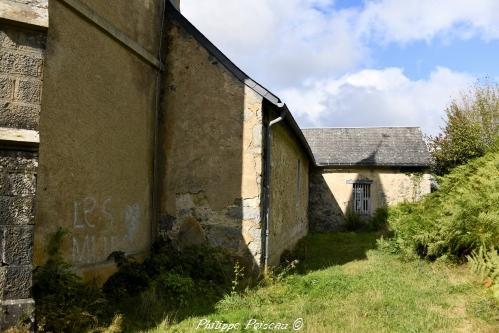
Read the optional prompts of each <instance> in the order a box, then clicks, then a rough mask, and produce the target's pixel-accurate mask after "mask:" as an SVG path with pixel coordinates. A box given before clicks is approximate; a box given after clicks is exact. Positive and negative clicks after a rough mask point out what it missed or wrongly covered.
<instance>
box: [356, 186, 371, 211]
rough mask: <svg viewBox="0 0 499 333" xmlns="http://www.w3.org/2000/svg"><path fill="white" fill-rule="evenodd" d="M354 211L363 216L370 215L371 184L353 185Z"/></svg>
mask: <svg viewBox="0 0 499 333" xmlns="http://www.w3.org/2000/svg"><path fill="white" fill-rule="evenodd" d="M352 197H353V211H354V212H356V213H358V214H361V215H369V214H370V211H371V184H365V183H354V184H353V195H352Z"/></svg>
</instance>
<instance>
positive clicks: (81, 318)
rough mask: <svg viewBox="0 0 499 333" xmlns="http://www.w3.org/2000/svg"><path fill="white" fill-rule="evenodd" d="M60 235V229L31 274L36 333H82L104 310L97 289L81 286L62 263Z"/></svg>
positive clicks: (78, 280) (62, 234) (81, 283)
mask: <svg viewBox="0 0 499 333" xmlns="http://www.w3.org/2000/svg"><path fill="white" fill-rule="evenodd" d="M64 235H65V232H64V231H63V230H62V229H60V230H59V231H57V232H56V233H55V235H54V236H53V237H52V238H51V240H50V241H49V245H48V247H47V254H48V260H47V262H46V263H45V265H43V266H41V267H37V268H36V269H35V271H34V273H33V297H34V299H35V302H36V307H35V316H36V320H37V328H38V330H37V331H38V332H86V331H87V330H88V329H89V328H90V327H93V326H95V325H96V324H97V323H98V317H99V316H100V315H102V313H103V311H104V309H105V303H106V302H105V299H104V298H103V295H102V293H101V291H100V289H99V288H98V287H97V286H95V285H93V284H85V283H83V281H82V280H81V278H80V277H79V276H77V275H76V274H74V273H73V272H72V271H71V266H70V265H69V264H68V263H66V262H65V261H64V260H63V258H62V255H61V253H60V250H59V249H60V245H61V242H62V239H63V237H64Z"/></svg>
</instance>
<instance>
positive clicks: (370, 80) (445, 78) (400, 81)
mask: <svg viewBox="0 0 499 333" xmlns="http://www.w3.org/2000/svg"><path fill="white" fill-rule="evenodd" d="M473 81H474V79H473V77H471V76H470V75H468V74H465V73H459V72H453V71H451V70H450V69H447V68H444V67H437V68H436V69H435V70H434V71H433V72H432V73H431V74H430V76H429V77H428V78H427V79H423V80H414V81H413V80H410V79H409V78H408V77H406V76H405V75H404V73H403V71H402V69H400V68H386V69H382V70H362V71H359V72H356V73H352V74H347V75H344V76H342V77H340V78H339V79H328V80H321V81H317V82H313V83H308V84H304V85H302V86H300V87H297V88H290V89H285V90H282V91H281V92H280V96H281V98H283V100H285V101H286V102H287V104H288V106H289V107H290V109H291V110H293V114H294V115H295V117H296V118H297V119H298V121H299V123H300V124H301V125H303V126H306V127H316V126H321V127H327V126H331V127H342V126H420V127H422V129H423V131H424V132H426V133H428V134H436V133H437V132H438V130H439V127H440V126H441V125H442V115H443V110H444V109H445V107H446V106H447V105H448V103H449V102H450V100H451V98H456V97H458V96H459V92H460V91H462V90H463V89H465V88H467V87H468V86H469V85H470V84H471V83H472V82H473Z"/></svg>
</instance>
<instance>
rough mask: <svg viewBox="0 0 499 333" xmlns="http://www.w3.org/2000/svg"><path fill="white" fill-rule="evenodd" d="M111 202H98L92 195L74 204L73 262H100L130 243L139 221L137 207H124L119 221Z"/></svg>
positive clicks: (139, 207)
mask: <svg viewBox="0 0 499 333" xmlns="http://www.w3.org/2000/svg"><path fill="white" fill-rule="evenodd" d="M112 203H113V200H112V198H111V197H106V198H104V199H103V200H100V201H99V200H97V199H96V198H95V197H93V196H88V197H85V198H83V199H82V200H77V201H74V202H73V237H72V257H73V263H77V264H91V263H95V262H98V261H103V260H105V259H106V258H107V256H108V255H109V254H110V253H111V252H113V251H117V250H124V249H126V248H127V247H129V245H130V244H133V241H134V240H135V238H136V234H137V231H138V228H139V226H140V223H141V220H142V214H141V206H140V204H138V203H134V204H131V205H126V206H125V207H124V208H123V210H122V214H121V216H122V219H121V220H120V219H116V218H115V216H116V215H115V214H113V212H115V211H116V207H114V209H112V208H113V207H112Z"/></svg>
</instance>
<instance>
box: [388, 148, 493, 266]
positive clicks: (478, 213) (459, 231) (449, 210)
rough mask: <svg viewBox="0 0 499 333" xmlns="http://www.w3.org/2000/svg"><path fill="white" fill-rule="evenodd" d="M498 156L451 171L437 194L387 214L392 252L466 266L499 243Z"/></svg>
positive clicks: (399, 206)
mask: <svg viewBox="0 0 499 333" xmlns="http://www.w3.org/2000/svg"><path fill="white" fill-rule="evenodd" d="M498 176H499V152H497V151H492V152H490V153H488V154H487V155H485V156H483V157H481V158H479V159H476V160H474V161H471V162H470V163H468V164H467V165H464V166H460V167H457V168H455V169H454V170H453V171H452V172H451V173H450V174H448V175H447V176H445V177H442V178H441V179H440V180H439V181H440V183H441V186H440V189H439V190H438V191H436V192H434V193H432V194H430V195H428V196H426V197H424V198H423V199H422V200H421V201H419V202H417V203H402V204H399V205H397V206H395V207H392V208H390V209H389V216H388V222H389V226H390V228H391V230H392V231H393V232H394V234H395V237H394V238H393V239H392V240H391V241H390V242H391V246H390V249H391V250H392V251H393V250H396V251H398V252H401V253H403V254H406V255H408V256H412V255H413V254H417V255H419V256H421V257H424V258H428V259H432V260H434V259H437V258H439V257H442V256H446V257H447V258H448V259H449V260H454V261H464V259H465V257H466V256H467V255H470V254H471V253H472V251H473V250H477V249H478V248H479V247H480V245H481V244H485V246H492V245H497V244H499V177H498Z"/></svg>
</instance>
